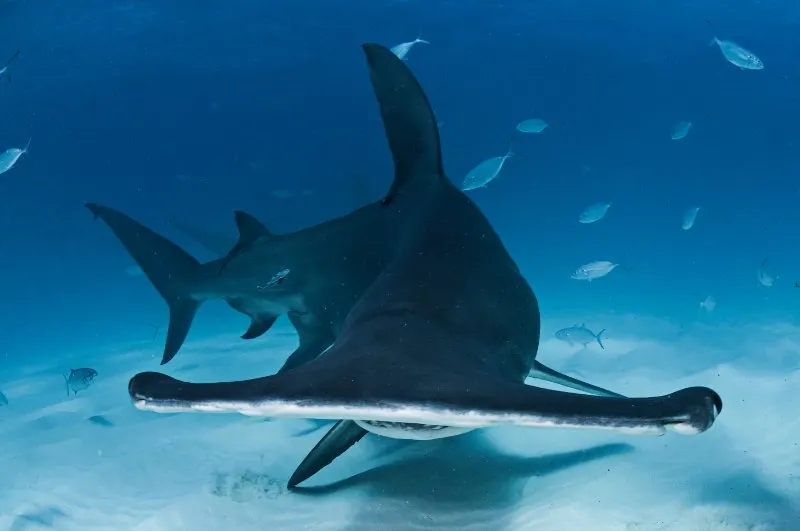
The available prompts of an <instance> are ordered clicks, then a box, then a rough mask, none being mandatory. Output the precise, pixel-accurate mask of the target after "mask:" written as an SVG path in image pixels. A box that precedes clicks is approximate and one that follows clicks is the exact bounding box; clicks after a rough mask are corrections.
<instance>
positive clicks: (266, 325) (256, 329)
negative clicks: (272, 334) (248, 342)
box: [242, 313, 279, 339]
mask: <svg viewBox="0 0 800 531" xmlns="http://www.w3.org/2000/svg"><path fill="white" fill-rule="evenodd" d="M278 317H279V316H277V315H272V314H263V313H262V314H258V315H254V316H253V317H251V321H250V326H249V327H248V328H247V330H246V331H245V333H244V334H242V339H255V338H257V337H258V336H260V335H262V334H264V333H265V332H267V331H268V330H269V329H270V328H272V325H274V324H275V321H277V320H278Z"/></svg>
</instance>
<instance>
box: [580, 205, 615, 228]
mask: <svg viewBox="0 0 800 531" xmlns="http://www.w3.org/2000/svg"><path fill="white" fill-rule="evenodd" d="M609 208H611V203H595V204H593V205H591V206H589V207H587V208H586V210H584V211H583V212H582V213H581V215H580V217H579V218H578V223H594V222H595V221H600V220H601V219H603V218H604V217H605V215H606V212H608V209H609Z"/></svg>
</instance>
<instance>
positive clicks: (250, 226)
mask: <svg viewBox="0 0 800 531" xmlns="http://www.w3.org/2000/svg"><path fill="white" fill-rule="evenodd" d="M233 217H234V220H235V221H236V228H237V229H239V240H238V241H237V242H236V244H235V245H234V246H233V247H232V248H231V250H230V251H229V252H228V254H227V255H225V257H224V258H223V259H222V263H221V264H220V268H219V273H218V274H221V273H222V271H223V270H224V269H225V266H227V265H228V264H229V263H230V261H231V260H233V259H234V258H236V256H238V255H239V254H240V253H241V252H242V251H244V250H245V249H247V248H248V247H250V246H251V245H253V243H254V242H255V241H256V240H258V239H260V238H274V237H275V235H274V234H273V233H272V232H270V231H269V229H267V228H266V227H265V226H264V224H263V223H261V222H260V221H258V219H256V218H255V216H251V215H250V214H248V213H247V212H244V211H242V210H234V211H233Z"/></svg>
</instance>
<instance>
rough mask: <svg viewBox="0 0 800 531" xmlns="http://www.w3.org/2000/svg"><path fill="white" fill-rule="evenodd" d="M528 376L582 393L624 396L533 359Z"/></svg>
mask: <svg viewBox="0 0 800 531" xmlns="http://www.w3.org/2000/svg"><path fill="white" fill-rule="evenodd" d="M528 376H529V377H530V378H536V379H538V380H544V381H546V382H552V383H554V384H558V385H563V386H564V387H569V388H570V389H576V390H578V391H583V392H584V393H589V394H590V395H597V396H613V397H617V398H626V397H625V396H624V395H620V394H618V393H615V392H613V391H609V390H607V389H603V388H602V387H598V386H596V385H592V384H590V383H586V382H582V381H581V380H578V379H576V378H572V377H571V376H567V375H566V374H563V373H560V372H558V371H556V370H554V369H551V368H550V367H548V366H547V365H545V364H543V363H540V362H538V361H535V360H534V362H533V368H531V372H530V373H529V374H528Z"/></svg>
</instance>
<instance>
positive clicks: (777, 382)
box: [0, 317, 800, 531]
mask: <svg viewBox="0 0 800 531" xmlns="http://www.w3.org/2000/svg"><path fill="white" fill-rule="evenodd" d="M581 320H583V319H581ZM595 321H596V322H597V323H602V325H603V326H604V327H607V328H608V329H609V333H608V339H607V340H606V341H605V344H606V350H605V351H601V350H600V349H599V347H597V345H594V346H590V347H589V349H588V350H584V351H580V352H577V353H575V351H576V350H579V349H578V348H577V347H576V348H570V347H569V346H568V345H566V344H564V343H561V342H559V341H557V340H553V339H545V340H544V341H543V344H542V347H541V350H540V359H542V360H543V361H545V362H546V363H548V364H551V365H552V366H554V367H556V368H559V369H562V370H565V371H568V372H570V374H573V375H576V376H579V377H582V378H585V379H588V380H590V381H592V382H594V383H597V384H598V385H602V386H605V387H609V388H611V389H614V390H617V391H619V392H622V393H625V394H628V395H631V396H636V395H652V394H663V393H667V392H670V391H672V390H674V389H677V388H679V387H685V386H688V385H696V384H703V385H709V386H711V387H713V388H715V389H716V390H717V391H718V392H719V393H720V394H721V395H722V397H723V400H724V402H725V406H724V410H723V413H722V415H721V416H720V418H719V419H718V421H717V424H716V425H715V426H714V427H713V428H712V429H711V430H710V431H709V432H707V433H705V434H703V435H700V436H696V437H687V436H681V435H678V434H674V433H668V434H667V435H665V436H663V437H652V438H651V437H643V438H640V437H628V436H623V435H617V434H612V433H607V432H599V431H577V430H532V429H522V428H496V429H490V430H483V431H481V432H477V433H473V434H468V435H463V436H460V437H455V438H452V439H446V440H440V441H433V442H403V441H392V440H387V439H380V438H378V437H375V436H367V437H366V438H365V439H364V440H362V442H361V443H359V444H358V445H357V446H356V447H355V448H353V449H351V451H349V452H348V453H347V454H346V455H344V456H342V457H341V458H340V459H338V460H337V461H336V462H335V463H334V464H333V465H331V466H330V467H328V468H327V469H326V470H325V471H323V472H322V473H321V474H319V475H318V476H316V477H315V478H313V480H312V481H309V482H308V487H309V488H308V489H305V490H304V491H302V492H295V493H290V492H287V491H286V489H285V487H284V485H285V482H286V480H287V478H288V477H289V476H290V475H291V473H292V471H293V470H294V468H295V466H296V465H297V464H298V463H299V462H300V460H301V459H302V458H303V456H304V455H305V454H306V452H307V451H308V450H310V449H311V448H312V447H313V446H314V444H315V443H316V442H317V440H318V439H319V438H320V437H321V436H322V434H323V433H324V432H323V431H322V430H316V431H313V427H314V425H313V424H312V423H310V422H308V421H305V420H276V421H263V420H261V419H254V418H247V417H242V416H237V415H202V414H181V415H163V414H162V415H159V414H156V413H148V412H141V411H138V410H136V409H134V408H133V406H132V405H131V404H130V402H129V400H128V396H127V389H126V386H127V382H128V379H129V378H130V376H131V375H133V374H134V373H136V372H139V371H142V370H159V367H158V356H159V349H158V348H157V347H158V345H149V344H148V345H145V346H143V347H141V348H138V347H133V348H130V349H127V350H120V351H119V352H116V353H109V352H104V353H98V354H97V356H96V357H95V358H94V359H86V358H74V357H73V358H70V357H69V356H68V355H64V356H62V358H61V359H60V360H59V366H57V367H56V366H47V365H45V364H43V362H41V361H40V362H39V363H40V364H39V365H30V366H27V367H19V368H16V367H15V368H13V369H8V368H7V369H6V372H5V373H3V374H0V390H2V391H3V392H4V393H5V394H6V395H7V396H8V399H9V402H10V403H9V405H8V406H4V407H0V471H2V475H1V476H0V477H2V481H0V529H3V530H4V529H9V530H11V531H21V530H23V529H30V530H38V529H48V528H52V529H57V530H79V529H109V530H116V531H119V530H137V531H144V530H165V531H177V530H182V529H187V530H188V529H191V530H198V531H199V530H237V531H246V530H250V529H253V530H260V531H263V530H292V529H330V530H381V529H470V530H472V529H480V530H483V529H486V530H491V531H502V530H506V529H509V530H511V529H531V530H536V531H547V530H554V531H555V530H557V531H571V530H576V531H577V530H591V531H612V530H613V531H623V530H627V531H633V530H636V531H644V530H675V531H694V530H723V529H724V530H731V531H733V530H737V531H738V530H742V531H744V530H750V531H766V530H786V531H791V530H796V529H800V420H798V417H800V396H799V395H800V371H798V370H797V368H798V367H800V329H799V328H795V327H793V326H789V325H786V326H783V325H775V326H770V327H755V326H754V327H752V328H750V329H747V330H744V329H732V328H725V327H718V328H714V327H702V328H699V327H695V328H689V329H684V330H678V328H677V327H673V326H671V325H669V324H667V323H664V322H659V321H655V320H651V319H641V318H621V317H612V318H598V319H596V320H595ZM281 324H283V323H281ZM570 324H573V323H571V322H546V323H545V325H544V337H545V338H550V337H552V332H553V330H555V329H556V328H559V327H561V326H563V325H570ZM282 330H283V332H281V331H277V332H276V331H275V330H273V331H271V332H270V333H269V334H267V336H265V337H263V338H261V339H259V340H255V341H252V342H245V341H241V340H239V339H238V338H237V337H236V335H235V334H233V333H231V334H230V335H226V336H225V337H223V338H218V339H215V340H211V341H204V342H197V341H195V342H190V343H188V344H187V345H186V346H185V347H184V349H183V351H182V352H181V353H180V354H179V355H178V356H177V357H176V358H175V360H174V361H173V362H172V363H171V364H170V365H168V366H167V372H168V373H169V374H172V375H174V376H177V377H180V378H185V379H189V380H198V381H200V380H217V379H241V378H250V377H255V376H259V375H263V374H269V373H272V372H274V371H275V370H276V369H277V367H279V366H280V363H281V362H282V360H283V359H284V358H285V356H286V354H287V353H288V352H289V351H290V350H291V349H292V348H294V346H295V341H296V340H295V337H294V336H293V335H292V334H289V333H286V332H285V330H286V328H285V327H284V328H282ZM77 366H89V367H93V368H95V369H97V370H98V371H99V373H100V376H99V377H98V379H97V381H96V383H95V384H94V385H93V386H92V387H91V388H90V389H88V390H87V391H84V392H81V393H79V394H78V396H77V397H70V398H67V397H66V393H65V387H64V382H63V380H62V377H61V372H62V371H64V370H66V369H68V368H70V367H77ZM10 370H13V371H15V372H9V371H10ZM96 415H101V416H102V417H103V418H104V419H105V420H107V421H108V422H109V423H112V424H113V425H111V426H108V425H103V424H102V421H101V423H100V424H98V423H96V422H91V421H89V420H88V419H89V418H90V417H93V416H96Z"/></svg>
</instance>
